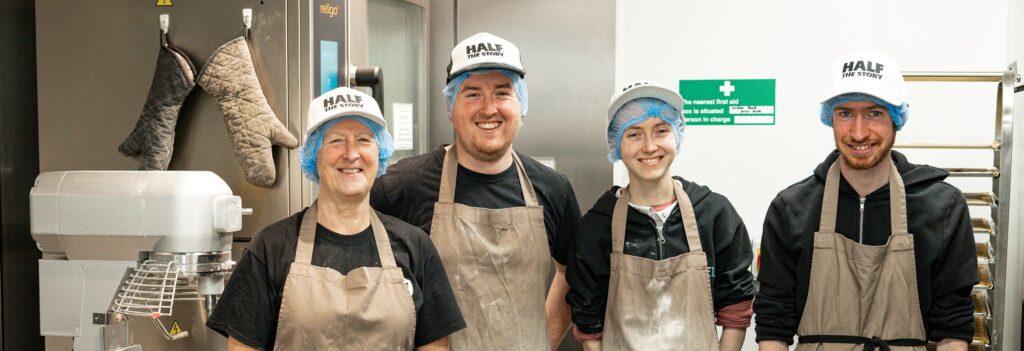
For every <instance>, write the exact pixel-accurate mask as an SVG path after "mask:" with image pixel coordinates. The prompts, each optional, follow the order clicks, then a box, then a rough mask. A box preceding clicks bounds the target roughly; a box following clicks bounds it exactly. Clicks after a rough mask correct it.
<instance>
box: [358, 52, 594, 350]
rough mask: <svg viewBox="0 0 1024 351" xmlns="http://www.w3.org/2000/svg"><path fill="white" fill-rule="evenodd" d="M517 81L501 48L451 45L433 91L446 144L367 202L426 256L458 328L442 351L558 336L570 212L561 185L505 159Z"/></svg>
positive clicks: (518, 117) (543, 343) (518, 118)
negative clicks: (424, 245)
mask: <svg viewBox="0 0 1024 351" xmlns="http://www.w3.org/2000/svg"><path fill="white" fill-rule="evenodd" d="M524 74H525V70H523V65H522V63H521V62H520V60H519V49H518V48H516V46H515V45H514V44H512V43H511V42H509V41H507V40H505V39H502V38H500V37H497V36H495V35H493V34H489V33H477V34H475V35H473V36H471V37H469V38H467V39H466V40H463V41H462V42H460V43H459V44H458V45H456V46H455V48H454V49H453V50H452V53H451V63H450V64H449V66H448V83H447V86H446V87H445V89H444V95H445V103H446V106H447V110H448V117H449V119H450V120H451V122H452V127H453V129H455V143H454V144H453V145H451V146H444V147H438V148H437V149H435V150H433V151H430V152H428V153H426V154H424V155H420V156H417V157H411V158H407V159H404V160H402V161H401V162H398V163H396V164H395V165H394V166H392V167H391V169H390V172H388V174H387V175H386V176H384V177H383V178H381V179H380V181H379V182H377V184H375V185H374V188H373V191H372V194H371V203H373V205H374V207H376V208H382V209H385V211H388V213H389V214H391V215H394V216H396V217H398V218H401V219H403V220H405V221H407V222H409V223H412V224H413V225H418V226H420V227H421V228H423V229H424V230H425V231H427V232H428V233H429V234H430V237H431V240H433V241H434V244H435V245H436V246H437V249H438V253H439V254H440V257H441V260H442V261H443V262H444V267H445V270H446V271H447V273H448V278H449V280H450V281H451V282H452V288H453V289H454V291H455V296H456V299H457V300H458V302H459V307H460V309H461V310H462V311H463V315H464V316H465V318H466V324H467V327H466V329H465V330H463V331H460V332H457V333H455V334H452V337H451V347H452V349H453V350H529V351H535V350H546V349H549V348H554V347H555V345H556V344H557V343H558V341H559V339H560V338H561V337H562V335H563V334H564V333H565V331H566V330H567V329H568V325H569V309H568V306H567V305H566V304H565V301H564V297H565V291H566V290H567V289H568V287H567V285H566V283H565V275H564V272H565V264H566V263H567V262H568V260H569V255H571V253H572V238H573V235H575V232H576V230H577V226H578V223H579V216H580V211H579V205H578V204H577V203H576V195H575V194H574V193H573V190H572V185H571V184H569V181H568V179H567V178H566V177H565V176H564V175H562V174H561V173H558V172H556V171H555V170H553V169H551V168H549V167H547V166H544V165H542V164H541V163H539V162H537V161H535V160H533V159H531V158H530V157H527V156H526V155H523V154H520V153H517V152H516V151H513V149H512V143H513V141H514V140H515V137H516V134H517V133H518V132H519V127H520V126H521V124H522V121H523V118H524V117H525V116H526V112H527V102H528V99H527V89H526V81H525V79H524ZM552 258H553V259H554V267H555V270H554V271H555V276H554V279H553V280H548V278H549V276H550V272H551V271H552ZM549 284H550V289H549V287H548V285H549ZM549 335H550V338H549Z"/></svg>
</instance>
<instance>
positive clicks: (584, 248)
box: [565, 212, 612, 334]
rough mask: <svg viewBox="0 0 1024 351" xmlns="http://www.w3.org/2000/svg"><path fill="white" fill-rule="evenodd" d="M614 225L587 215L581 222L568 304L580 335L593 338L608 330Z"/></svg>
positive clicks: (568, 273) (569, 269)
mask: <svg viewBox="0 0 1024 351" xmlns="http://www.w3.org/2000/svg"><path fill="white" fill-rule="evenodd" d="M610 225H611V222H610V221H609V219H608V218H606V217H601V216H598V215H594V214H592V213H589V212H588V213H587V214H586V215H584V216H583V218H582V219H581V220H580V224H579V226H580V227H579V234H578V235H577V236H576V247H575V250H574V253H573V255H572V256H571V257H570V259H569V264H568V265H567V267H566V272H565V280H566V282H568V284H569V292H568V293H566V295H565V302H566V303H568V304H569V306H570V309H571V311H572V322H573V324H575V325H576V327H577V328H579V330H580V331H582V332H584V333H587V334H593V333H598V332H601V331H602V330H603V329H604V314H605V306H606V304H607V303H608V274H609V273H608V272H609V271H610V266H611V246H612V244H611V230H610V229H609V228H610Z"/></svg>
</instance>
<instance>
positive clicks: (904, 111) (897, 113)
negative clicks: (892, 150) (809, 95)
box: [820, 93, 910, 131]
mask: <svg viewBox="0 0 1024 351" xmlns="http://www.w3.org/2000/svg"><path fill="white" fill-rule="evenodd" d="M850 101H870V102H873V103H875V104H878V105H879V106H884V107H885V109H886V110H889V118H892V123H893V124H894V125H896V130H897V131H899V130H900V129H903V126H904V125H905V124H907V120H908V119H909V118H910V111H909V110H910V105H908V104H907V103H906V102H904V103H903V104H902V105H900V106H896V105H893V104H890V103H888V102H886V101H885V100H882V99H879V98H877V97H875V96H873V95H869V94H864V93H850V94H843V95H839V96H836V97H834V98H832V99H829V100H828V101H825V102H823V103H822V104H821V116H820V118H821V123H822V124H824V125H826V126H828V127H830V128H831V127H832V112H833V111H835V109H836V107H837V106H839V105H842V104H845V103H847V102H850Z"/></svg>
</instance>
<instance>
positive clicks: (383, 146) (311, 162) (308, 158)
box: [299, 116, 395, 183]
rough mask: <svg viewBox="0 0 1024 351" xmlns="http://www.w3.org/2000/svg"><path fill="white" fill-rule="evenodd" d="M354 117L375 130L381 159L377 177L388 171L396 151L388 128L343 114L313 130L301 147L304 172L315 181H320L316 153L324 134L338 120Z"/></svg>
mask: <svg viewBox="0 0 1024 351" xmlns="http://www.w3.org/2000/svg"><path fill="white" fill-rule="evenodd" d="M347 119H354V120H356V121H358V122H359V123H362V124H363V125H364V126H366V128H369V129H370V131H371V132H373V138H374V139H376V141H377V160H378V161H380V162H379V165H378V168H377V178H380V176H382V175H384V173H387V171H388V159H389V158H391V154H392V153H394V152H395V141H394V140H392V139H391V134H390V133H388V130H387V129H386V128H383V127H381V126H380V125H379V124H377V123H374V122H372V121H370V120H368V119H366V118H363V117H359V116H343V117H338V118H335V119H333V120H331V121H328V122H326V123H324V124H322V125H320V126H319V127H317V128H316V130H314V131H313V134H310V135H309V138H306V143H305V144H302V147H301V148H299V163H300V164H301V165H302V174H304V175H306V178H309V180H312V181H314V182H317V183H320V174H319V172H317V169H316V154H317V153H318V152H320V145H322V144H323V143H324V134H327V131H328V130H330V129H331V127H333V126H334V125H335V124H338V122H341V121H344V120H347Z"/></svg>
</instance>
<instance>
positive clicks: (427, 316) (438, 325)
mask: <svg viewBox="0 0 1024 351" xmlns="http://www.w3.org/2000/svg"><path fill="white" fill-rule="evenodd" d="M422 237H423V239H422V240H421V241H420V243H421V245H420V257H421V262H420V265H419V267H420V268H419V269H417V270H416V274H417V277H416V281H417V282H419V284H420V293H421V294H422V295H423V305H422V306H420V309H419V311H418V312H417V314H416V346H417V347H419V346H423V345H427V344H430V343H432V342H434V341H436V340H438V339H440V338H443V337H445V336H448V335H451V334H452V333H454V332H456V331H459V330H461V329H463V328H465V327H466V321H465V320H464V319H463V318H462V312H461V311H459V304H458V302H457V301H456V300H455V294H454V293H453V292H452V287H451V285H450V284H449V282H448V275H447V274H446V273H445V271H444V265H443V264H442V263H441V258H440V257H438V255H437V249H436V248H435V247H434V244H433V243H432V242H431V241H430V239H428V238H427V236H426V234H423V235H422Z"/></svg>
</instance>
